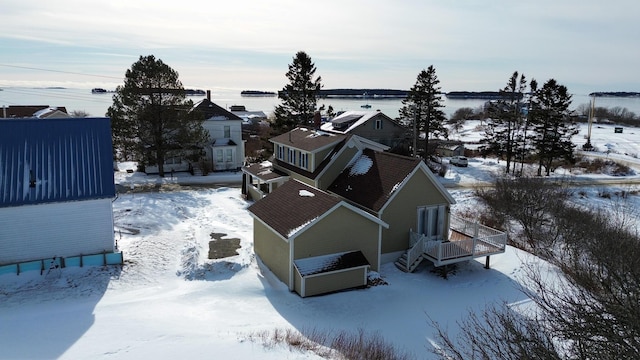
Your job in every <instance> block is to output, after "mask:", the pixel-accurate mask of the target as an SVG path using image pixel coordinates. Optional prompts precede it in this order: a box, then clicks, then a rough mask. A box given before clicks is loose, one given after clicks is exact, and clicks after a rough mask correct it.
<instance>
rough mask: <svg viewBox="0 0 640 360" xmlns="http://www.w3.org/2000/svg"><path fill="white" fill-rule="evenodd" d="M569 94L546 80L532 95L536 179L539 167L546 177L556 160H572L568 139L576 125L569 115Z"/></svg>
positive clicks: (539, 173)
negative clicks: (536, 165) (536, 158)
mask: <svg viewBox="0 0 640 360" xmlns="http://www.w3.org/2000/svg"><path fill="white" fill-rule="evenodd" d="M570 105H571V95H570V94H569V93H568V91H567V88H566V87H565V86H564V85H559V84H558V83H557V82H556V81H555V80H554V79H550V80H548V81H547V82H546V83H545V84H544V85H543V86H542V88H541V89H539V90H538V91H536V92H535V94H534V95H533V100H532V114H531V117H530V119H531V125H532V126H533V131H534V134H533V146H534V148H535V150H536V152H537V156H538V176H541V175H542V168H544V169H545V174H546V175H547V176H549V174H550V172H551V171H554V170H555V169H556V168H557V167H558V165H559V162H558V161H559V160H564V161H573V149H574V148H575V144H573V143H572V142H571V137H572V136H574V135H575V134H577V133H578V128H577V126H576V124H575V123H574V122H573V121H572V120H571V118H570V116H569V106H570Z"/></svg>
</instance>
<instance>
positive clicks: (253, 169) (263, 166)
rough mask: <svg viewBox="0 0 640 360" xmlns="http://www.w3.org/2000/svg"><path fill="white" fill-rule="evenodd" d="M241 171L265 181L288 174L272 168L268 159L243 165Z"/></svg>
mask: <svg viewBox="0 0 640 360" xmlns="http://www.w3.org/2000/svg"><path fill="white" fill-rule="evenodd" d="M242 171H243V172H244V173H247V174H250V175H252V176H255V177H257V178H259V179H260V180H262V181H266V182H269V181H270V180H275V179H280V178H283V177H288V176H289V175H287V174H285V173H284V172H282V171H279V170H276V169H274V168H273V164H272V163H271V162H270V161H263V162H261V163H256V164H251V165H248V166H245V167H243V168H242Z"/></svg>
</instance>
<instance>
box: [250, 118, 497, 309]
mask: <svg viewBox="0 0 640 360" xmlns="http://www.w3.org/2000/svg"><path fill="white" fill-rule="evenodd" d="M272 142H273V143H274V147H275V154H276V156H275V159H274V160H273V161H272V162H271V163H262V164H255V165H252V166H251V167H246V168H244V169H243V171H244V172H245V174H244V175H245V176H246V180H245V181H244V184H243V193H244V194H246V195H247V197H250V198H252V199H254V200H257V201H256V202H255V203H254V204H253V205H252V206H250V207H249V212H250V213H251V214H252V216H253V217H254V248H255V252H256V254H257V255H258V256H259V257H260V259H262V261H263V263H264V264H265V265H266V266H267V267H269V269H271V271H273V273H274V274H275V275H276V276H277V277H278V278H279V279H280V280H282V281H283V282H284V283H286V284H287V285H288V286H289V289H291V290H292V291H296V292H297V293H298V294H300V295H301V296H303V297H304V296H310V295H318V294H322V293H327V292H333V291H338V290H344V289H349V288H354V287H362V286H366V276H364V275H365V274H366V272H367V271H368V270H373V271H378V269H380V266H381V264H382V263H388V262H395V263H396V265H397V266H398V267H399V268H400V269H402V270H404V271H413V270H414V269H415V268H416V267H417V266H418V264H420V262H421V261H422V260H425V259H427V260H430V261H432V262H433V263H434V264H435V265H436V266H440V265H446V264H450V263H454V262H459V261H466V260H470V259H473V258H476V257H480V256H486V257H487V259H488V256H489V255H492V254H497V253H502V252H504V249H505V245H506V236H505V235H504V234H503V233H500V232H498V231H496V230H493V229H490V228H487V227H483V226H481V225H479V224H474V223H471V222H468V221H465V220H463V219H457V218H455V217H453V216H450V214H449V212H450V206H451V205H452V204H454V203H455V201H454V199H453V198H452V197H451V195H450V194H449V193H448V192H447V190H446V189H445V188H444V187H443V186H442V185H441V184H440V182H438V180H437V179H436V177H435V176H434V175H433V174H432V172H431V171H430V170H429V169H428V168H427V166H426V165H425V164H424V163H423V162H422V161H421V160H420V159H417V158H411V157H405V156H400V155H395V154H391V153H387V152H385V151H383V150H385V147H384V146H382V145H380V144H376V143H374V142H371V141H369V140H364V139H362V138H360V137H359V136H356V135H341V134H332V133H327V132H324V131H317V130H309V129H300V128H298V129H295V130H292V131H291V132H289V133H287V134H283V135H280V136H278V137H276V138H274V139H272ZM304 154H306V155H307V156H306V159H304V160H302V161H300V156H302V155H304ZM256 178H259V181H255V179H256ZM265 184H268V186H264V185H265ZM346 259H349V260H348V261H347V260H346ZM365 260H366V261H365ZM338 265H339V266H338ZM336 266H337V267H336ZM487 266H488V262H487Z"/></svg>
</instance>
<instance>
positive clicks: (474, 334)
mask: <svg viewBox="0 0 640 360" xmlns="http://www.w3.org/2000/svg"><path fill="white" fill-rule="evenodd" d="M565 185H566V184H562V183H557V182H553V183H551V182H548V181H545V180H544V179H541V178H527V177H522V178H506V177H505V178H501V179H498V180H497V181H496V183H495V187H494V188H485V189H481V190H478V191H477V195H478V196H479V198H480V199H481V200H482V202H483V204H484V205H485V206H486V209H484V210H483V211H477V210H476V211H474V214H481V215H479V216H483V217H485V219H482V220H483V221H485V222H488V223H491V224H492V226H494V227H497V228H501V229H503V230H505V231H507V232H508V233H509V239H510V240H511V245H514V246H517V247H520V248H524V249H525V250H526V251H528V252H531V253H533V254H534V255H536V256H538V257H540V258H542V259H544V260H546V262H547V263H548V264H547V265H545V264H544V263H542V262H529V263H524V266H523V270H524V271H523V272H524V274H525V275H526V277H525V279H523V280H525V281H524V283H525V287H523V288H522V289H521V291H522V292H523V293H524V294H525V295H526V296H527V297H528V298H529V299H531V301H532V305H533V306H526V307H518V306H517V305H515V306H514V305H513V304H511V305H509V304H506V303H501V304H490V305H487V307H486V308H485V309H484V310H483V311H480V312H476V311H470V312H469V314H468V316H467V317H466V318H465V319H464V320H462V321H461V322H460V328H461V329H462V330H461V334H460V335H459V336H458V337H456V338H453V337H451V336H450V335H449V334H448V332H447V331H446V330H445V329H444V328H443V327H442V325H441V324H438V323H435V322H434V323H433V325H434V326H435V328H436V331H437V335H436V336H437V339H438V340H437V341H436V343H437V346H436V347H434V348H433V350H432V351H433V352H435V353H436V354H437V355H438V356H439V357H440V358H441V359H447V360H452V359H455V360H462V359H465V360H474V359H483V360H485V359H501V360H502V359H507V360H509V359H513V360H516V359H640V307H639V306H638V304H640V266H638V259H640V238H639V237H638V227H637V223H636V222H635V220H634V219H637V217H638V209H637V208H635V207H634V206H633V204H632V203H631V202H629V201H628V200H627V199H628V198H629V196H631V194H629V193H628V192H624V191H621V192H617V193H604V192H601V193H600V194H599V196H601V197H602V198H610V199H611V207H610V208H606V209H594V208H593V207H589V208H587V207H583V206H579V205H577V204H576V203H575V202H574V201H573V200H572V196H571V195H572V191H571V189H570V188H568V187H567V186H565ZM580 196H581V197H585V196H587V195H586V194H580ZM476 216H478V215H476ZM550 268H551V269H550ZM554 270H557V271H554Z"/></svg>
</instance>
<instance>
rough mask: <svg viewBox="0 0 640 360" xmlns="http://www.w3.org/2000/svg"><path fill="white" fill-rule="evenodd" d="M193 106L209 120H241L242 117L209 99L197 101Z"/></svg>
mask: <svg viewBox="0 0 640 360" xmlns="http://www.w3.org/2000/svg"><path fill="white" fill-rule="evenodd" d="M193 108H194V109H197V110H200V111H202V113H203V114H204V118H205V119H206V120H210V121H216V120H240V121H242V119H241V118H240V117H239V116H237V115H235V114H233V113H231V112H230V111H227V110H226V109H224V108H223V107H221V106H218V105H216V104H215V103H213V102H212V101H211V100H209V99H202V100H200V101H198V102H197V103H196V104H195V105H194V106H193Z"/></svg>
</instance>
